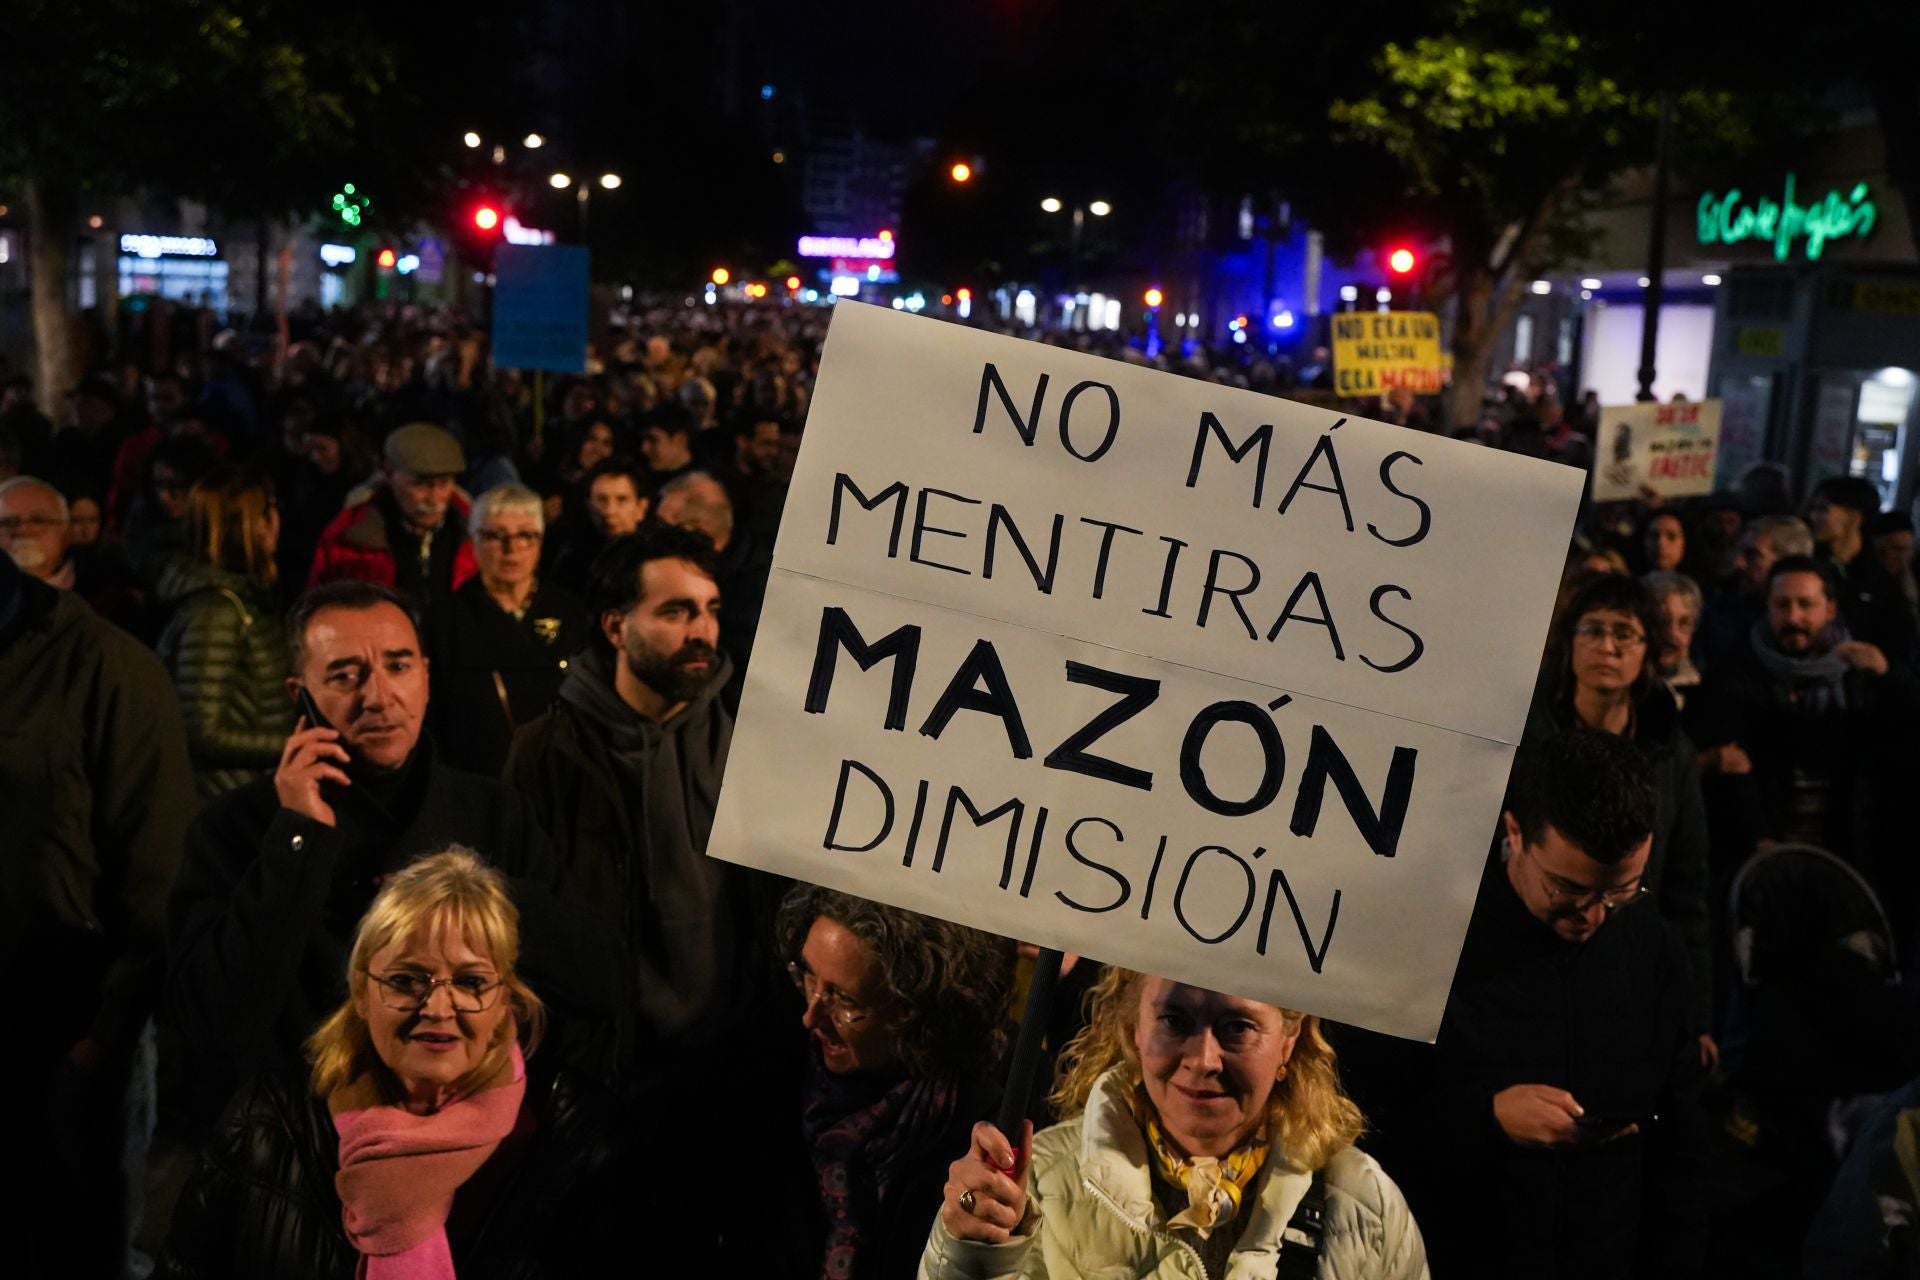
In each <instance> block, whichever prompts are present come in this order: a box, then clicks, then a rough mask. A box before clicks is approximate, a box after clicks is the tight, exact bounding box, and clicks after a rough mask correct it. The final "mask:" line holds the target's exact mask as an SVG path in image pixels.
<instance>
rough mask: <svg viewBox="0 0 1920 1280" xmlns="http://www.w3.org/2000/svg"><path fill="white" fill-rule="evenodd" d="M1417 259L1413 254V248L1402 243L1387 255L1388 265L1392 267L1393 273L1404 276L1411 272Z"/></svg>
mask: <svg viewBox="0 0 1920 1280" xmlns="http://www.w3.org/2000/svg"><path fill="white" fill-rule="evenodd" d="M1416 261H1418V259H1416V258H1415V257H1414V256H1413V250H1411V249H1409V248H1407V247H1406V246H1405V245H1401V246H1400V247H1399V248H1397V249H1395V250H1394V251H1393V252H1392V253H1390V254H1388V255H1387V266H1388V267H1390V268H1392V270H1393V274H1395V275H1397V276H1404V275H1407V274H1409V273H1411V272H1412V270H1413V267H1414V263H1415V262H1416Z"/></svg>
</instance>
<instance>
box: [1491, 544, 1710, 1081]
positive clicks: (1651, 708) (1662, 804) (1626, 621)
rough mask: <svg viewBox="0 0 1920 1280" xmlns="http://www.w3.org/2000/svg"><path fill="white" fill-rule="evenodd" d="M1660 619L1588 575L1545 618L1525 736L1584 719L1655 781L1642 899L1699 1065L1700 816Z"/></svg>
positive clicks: (1652, 604)
mask: <svg viewBox="0 0 1920 1280" xmlns="http://www.w3.org/2000/svg"><path fill="white" fill-rule="evenodd" d="M1669 635H1670V630H1669V627H1668V625H1667V619H1666V616H1665V615H1664V614H1663V613H1662V612H1661V609H1660V604H1659V602H1658V601H1657V600H1656V599H1655V598H1654V596H1653V593H1652V592H1651V591H1650V590H1648V589H1647V587H1646V586H1644V585H1642V584H1641V583H1640V582H1637V581H1635V580H1634V579H1632V578H1630V577H1627V576H1626V575H1625V574H1607V575H1606V576H1604V577H1600V578H1595V579H1594V580H1593V581H1592V582H1589V583H1588V584H1587V585H1586V586H1584V587H1582V588H1581V589H1580V590H1579V591H1578V592H1577V593H1575V595H1574V597H1573V599H1572V600H1570V601H1568V603H1567V607H1566V608H1565V609H1564V610H1563V611H1562V612H1561V614H1560V616H1559V618H1558V619H1557V620H1556V621H1555V622H1554V626H1553V631H1552V634H1551V635H1550V636H1549V638H1548V641H1547V653H1546V661H1545V663H1544V664H1543V666H1542V668H1541V673H1540V681H1539V683H1538V684H1537V685H1536V686H1535V690H1534V698H1533V707H1532V710H1531V712H1530V713H1529V715H1528V718H1527V731H1526V736H1527V737H1528V738H1530V739H1536V740H1537V739H1544V738H1546V737H1548V736H1550V735H1551V734H1552V733H1553V732H1554V731H1555V730H1558V729H1565V728H1571V727H1573V726H1575V725H1584V726H1586V727H1587V728H1589V729H1598V730H1601V731H1602V732H1604V733H1611V734H1617V735H1620V736H1622V737H1625V738H1627V739H1628V740H1629V741H1631V742H1632V743H1633V744H1634V745H1635V746H1637V747H1638V748H1639V749H1640V752H1641V754H1642V755H1643V756H1644V757H1645V758H1646V760H1647V763H1648V765H1649V766H1650V767H1651V768H1652V770H1653V774H1654V779H1655V781H1656V783H1657V784H1658V798H1659V807H1658V810H1657V812H1656V815H1655V818H1654V827H1653V852H1652V854H1651V856H1649V858H1648V859H1647V871H1646V877H1645V884H1646V886H1647V892H1648V898H1649V900H1650V901H1651V902H1652V903H1654V904H1655V905H1657V906H1658V907H1659V910H1660V913H1661V915H1663V916H1665V917H1666V918H1667V919H1668V920H1669V921H1671V922H1672V923H1673V925H1674V926H1675V927H1676V928H1677V929H1678V930H1679V931H1680V936H1681V938H1682V939H1683V940H1684V941H1685V942H1686V944H1687V958H1688V959H1689V960H1690V961H1691V962H1692V965H1693V973H1694V983H1693V987H1694V990H1693V997H1694V998H1693V1001H1692V1006H1691V1007H1692V1009H1693V1016H1694V1020H1695V1023H1696V1026H1695V1028H1694V1029H1695V1031H1696V1032H1697V1033H1698V1034H1699V1037H1700V1052H1701V1057H1702V1060H1703V1061H1704V1062H1706V1064H1707V1065H1708V1066H1713V1065H1715V1064H1717V1063H1718V1061H1719V1049H1718V1047H1717V1045H1716V1044H1715V1042H1714V1039H1713V1037H1712V1034H1711V1031H1712V1016H1713V980H1712V974H1713V955H1714V952H1713V947H1712V943H1711V926H1710V923H1709V917H1708V908H1707V895H1708V879H1707V876H1708V870H1707V847H1708V846H1707V815H1706V806H1705V803H1704V802H1703V801H1702V799H1701V793H1700V768H1699V765H1698V763H1697V762H1696V760H1695V755H1696V753H1695V751H1694V747H1693V743H1692V742H1691V741H1689V740H1688V738H1687V735H1686V732H1685V730H1683V729H1682V728H1681V724H1680V707H1679V703H1678V701H1677V700H1676V699H1675V698H1674V695H1673V691H1672V690H1671V689H1669V688H1668V687H1667V685H1666V682H1665V681H1664V680H1662V679H1661V675H1660V672H1661V665H1662V660H1663V658H1664V657H1665V654H1666V650H1667V646H1668V644H1669Z"/></svg>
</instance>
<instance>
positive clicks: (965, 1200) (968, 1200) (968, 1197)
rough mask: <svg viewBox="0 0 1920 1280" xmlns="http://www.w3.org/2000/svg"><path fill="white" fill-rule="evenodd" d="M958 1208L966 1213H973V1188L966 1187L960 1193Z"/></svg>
mask: <svg viewBox="0 0 1920 1280" xmlns="http://www.w3.org/2000/svg"><path fill="white" fill-rule="evenodd" d="M960 1207H961V1208H962V1209H963V1210H965V1211H966V1212H968V1213H972V1212H973V1188H972V1187H968V1188H967V1189H966V1190H965V1191H962V1192H961V1193H960Z"/></svg>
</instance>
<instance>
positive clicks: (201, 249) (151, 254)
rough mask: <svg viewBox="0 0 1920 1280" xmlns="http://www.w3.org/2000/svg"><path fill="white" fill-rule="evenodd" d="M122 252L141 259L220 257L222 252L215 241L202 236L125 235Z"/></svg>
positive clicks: (121, 238) (122, 237)
mask: <svg viewBox="0 0 1920 1280" xmlns="http://www.w3.org/2000/svg"><path fill="white" fill-rule="evenodd" d="M120 252H122V253H131V254H133V255H134V256H136V257H140V258H158V257H160V256H161V255H162V254H166V255H168V256H170V257H182V258H217V257H219V256H220V250H219V248H218V247H217V246H216V245H215V244H214V243H213V241H211V240H208V239H205V238H204V237H201V236H143V235H123V236H121V237H120Z"/></svg>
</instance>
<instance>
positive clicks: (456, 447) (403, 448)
mask: <svg viewBox="0 0 1920 1280" xmlns="http://www.w3.org/2000/svg"><path fill="white" fill-rule="evenodd" d="M383 452H384V453H385V454H386V458H387V465H388V466H390V467H394V468H397V469H398V470H401V471H411V472H412V473H413V474H414V475H416V476H457V475H459V474H460V473H461V472H463V471H465V470H466V469H467V455H466V454H464V453H462V452H461V450H460V442H459V441H458V440H456V439H454V438H453V433H452V432H450V431H448V430H447V429H446V428H444V427H436V426H434V425H433V424H432V423H431V422H409V423H408V424H407V425H406V426H404V427H396V428H395V429H394V431H393V434H392V435H390V436H388V437H387V443H386V446H385V448H384V450H383Z"/></svg>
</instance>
